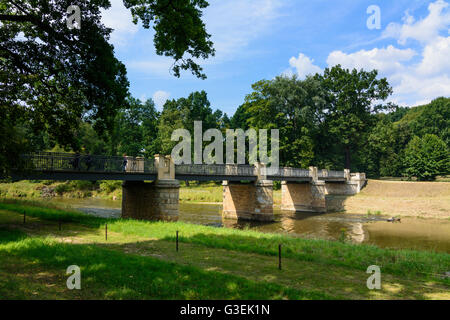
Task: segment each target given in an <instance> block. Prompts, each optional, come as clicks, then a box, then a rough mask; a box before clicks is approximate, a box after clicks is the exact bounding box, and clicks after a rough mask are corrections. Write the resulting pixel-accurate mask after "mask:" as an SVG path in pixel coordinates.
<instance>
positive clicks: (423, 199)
mask: <svg viewBox="0 0 450 320" xmlns="http://www.w3.org/2000/svg"><path fill="white" fill-rule="evenodd" d="M345 209H346V211H347V212H352V213H361V214H367V213H368V211H369V210H370V211H371V212H372V213H377V212H379V213H381V214H383V215H391V216H408V217H423V218H439V219H449V218H450V183H448V182H406V181H379V180H369V181H368V183H367V186H366V187H365V188H364V189H363V190H362V191H361V193H360V194H358V195H356V196H354V197H349V198H347V199H346V200H345Z"/></svg>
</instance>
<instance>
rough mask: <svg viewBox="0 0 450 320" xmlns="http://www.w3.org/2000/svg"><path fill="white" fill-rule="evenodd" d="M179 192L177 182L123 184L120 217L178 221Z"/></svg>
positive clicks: (160, 181)
mask: <svg viewBox="0 0 450 320" xmlns="http://www.w3.org/2000/svg"><path fill="white" fill-rule="evenodd" d="M179 191H180V184H179V182H178V181H177V180H159V181H156V182H153V183H144V182H125V183H124V184H123V186H122V192H123V194H122V217H123V218H132V219H140V220H167V221H175V220H178V214H179V212H178V202H179Z"/></svg>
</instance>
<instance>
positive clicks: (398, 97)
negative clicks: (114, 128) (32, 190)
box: [103, 0, 450, 115]
mask: <svg viewBox="0 0 450 320" xmlns="http://www.w3.org/2000/svg"><path fill="white" fill-rule="evenodd" d="M111 3H112V7H111V9H109V10H107V11H105V12H104V13H103V21H104V23H105V24H106V25H107V26H109V27H111V28H113V29H115V31H114V32H113V34H112V37H111V42H112V43H113V44H114V46H115V51H116V56H117V57H118V58H119V59H120V60H121V61H122V62H124V63H125V65H126V67H127V71H128V78H129V80H130V91H131V93H132V94H133V96H135V97H137V98H140V99H147V98H153V99H154V100H155V102H156V104H157V106H158V108H159V109H161V106H162V104H163V103H164V101H165V100H166V99H167V98H169V99H177V98H180V97H186V96H187V95H189V93H191V92H193V91H200V90H205V91H206V92H207V93H208V97H209V100H210V102H211V106H212V108H214V109H220V110H222V111H224V112H226V113H228V114H229V115H232V114H233V113H234V112H235V111H236V109H237V107H238V106H239V105H241V104H242V103H243V101H244V98H245V95H246V94H248V93H250V92H251V85H252V84H253V83H255V82H256V81H259V80H261V79H272V78H274V77H275V76H277V75H281V74H287V75H289V74H294V73H295V74H298V75H299V76H300V77H301V78H304V77H305V76H306V75H307V74H310V73H315V72H320V71H321V70H323V69H324V68H326V67H328V66H332V65H336V64H342V65H344V66H345V67H347V68H354V67H357V68H364V69H373V68H376V69H379V70H380V74H381V75H382V76H385V77H387V78H388V80H389V82H390V83H391V85H392V86H393V88H394V94H393V96H392V97H391V98H390V101H393V102H395V103H397V104H400V105H409V106H413V105H418V104H423V103H427V102H429V101H431V100H432V99H434V98H436V97H438V96H447V97H448V96H450V1H449V0H435V1H421V0H395V1H392V0H390V1H381V0H378V1H377V0H371V1H355V0H314V1H311V0H309V1H303V0H297V1H294V0H210V1H209V3H210V6H209V7H208V8H207V9H206V10H205V12H204V21H205V23H206V27H207V30H208V32H209V33H211V34H212V40H213V42H214V43H215V48H216V51H217V53H216V56H215V57H213V58H211V59H208V60H206V61H201V65H202V66H203V67H204V71H205V72H206V74H207V76H208V79H207V80H199V79H196V78H195V77H194V76H192V75H191V74H190V73H189V72H185V73H183V74H182V76H181V78H175V77H174V76H172V75H171V74H170V72H169V70H170V66H171V64H172V63H173V61H171V60H170V59H167V58H165V57H160V56H157V55H156V54H155V50H154V47H153V32H152V30H146V29H143V28H142V27H140V26H139V25H137V26H136V25H134V24H133V23H132V22H131V14H130V13H129V12H128V11H127V10H126V9H125V8H124V7H123V4H122V0H111ZM371 5H376V6H378V7H379V8H380V16H381V29H378V30H377V29H373V30H370V29H369V28H368V27H367V20H368V19H369V17H370V16H371V14H368V13H367V8H368V7H369V6H371Z"/></svg>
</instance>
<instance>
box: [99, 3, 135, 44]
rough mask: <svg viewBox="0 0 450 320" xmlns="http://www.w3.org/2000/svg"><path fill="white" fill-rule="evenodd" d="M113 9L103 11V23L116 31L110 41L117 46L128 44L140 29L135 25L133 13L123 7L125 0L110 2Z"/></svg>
mask: <svg viewBox="0 0 450 320" xmlns="http://www.w3.org/2000/svg"><path fill="white" fill-rule="evenodd" d="M110 1H111V8H109V9H108V10H102V22H103V24H104V25H105V26H107V27H108V28H112V29H114V31H113V32H112V33H111V39H110V41H111V42H112V43H113V44H114V45H116V46H123V45H125V44H127V42H128V40H129V39H130V36H132V35H134V34H135V33H136V32H137V31H138V29H139V27H138V25H136V24H134V23H133V21H132V17H131V12H130V10H128V9H127V8H125V6H124V5H123V0H110Z"/></svg>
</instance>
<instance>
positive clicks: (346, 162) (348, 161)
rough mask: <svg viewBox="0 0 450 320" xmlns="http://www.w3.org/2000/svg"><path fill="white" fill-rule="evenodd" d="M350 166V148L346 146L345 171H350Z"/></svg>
mask: <svg viewBox="0 0 450 320" xmlns="http://www.w3.org/2000/svg"><path fill="white" fill-rule="evenodd" d="M350 166H351V155H350V146H345V169H349V170H350Z"/></svg>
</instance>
